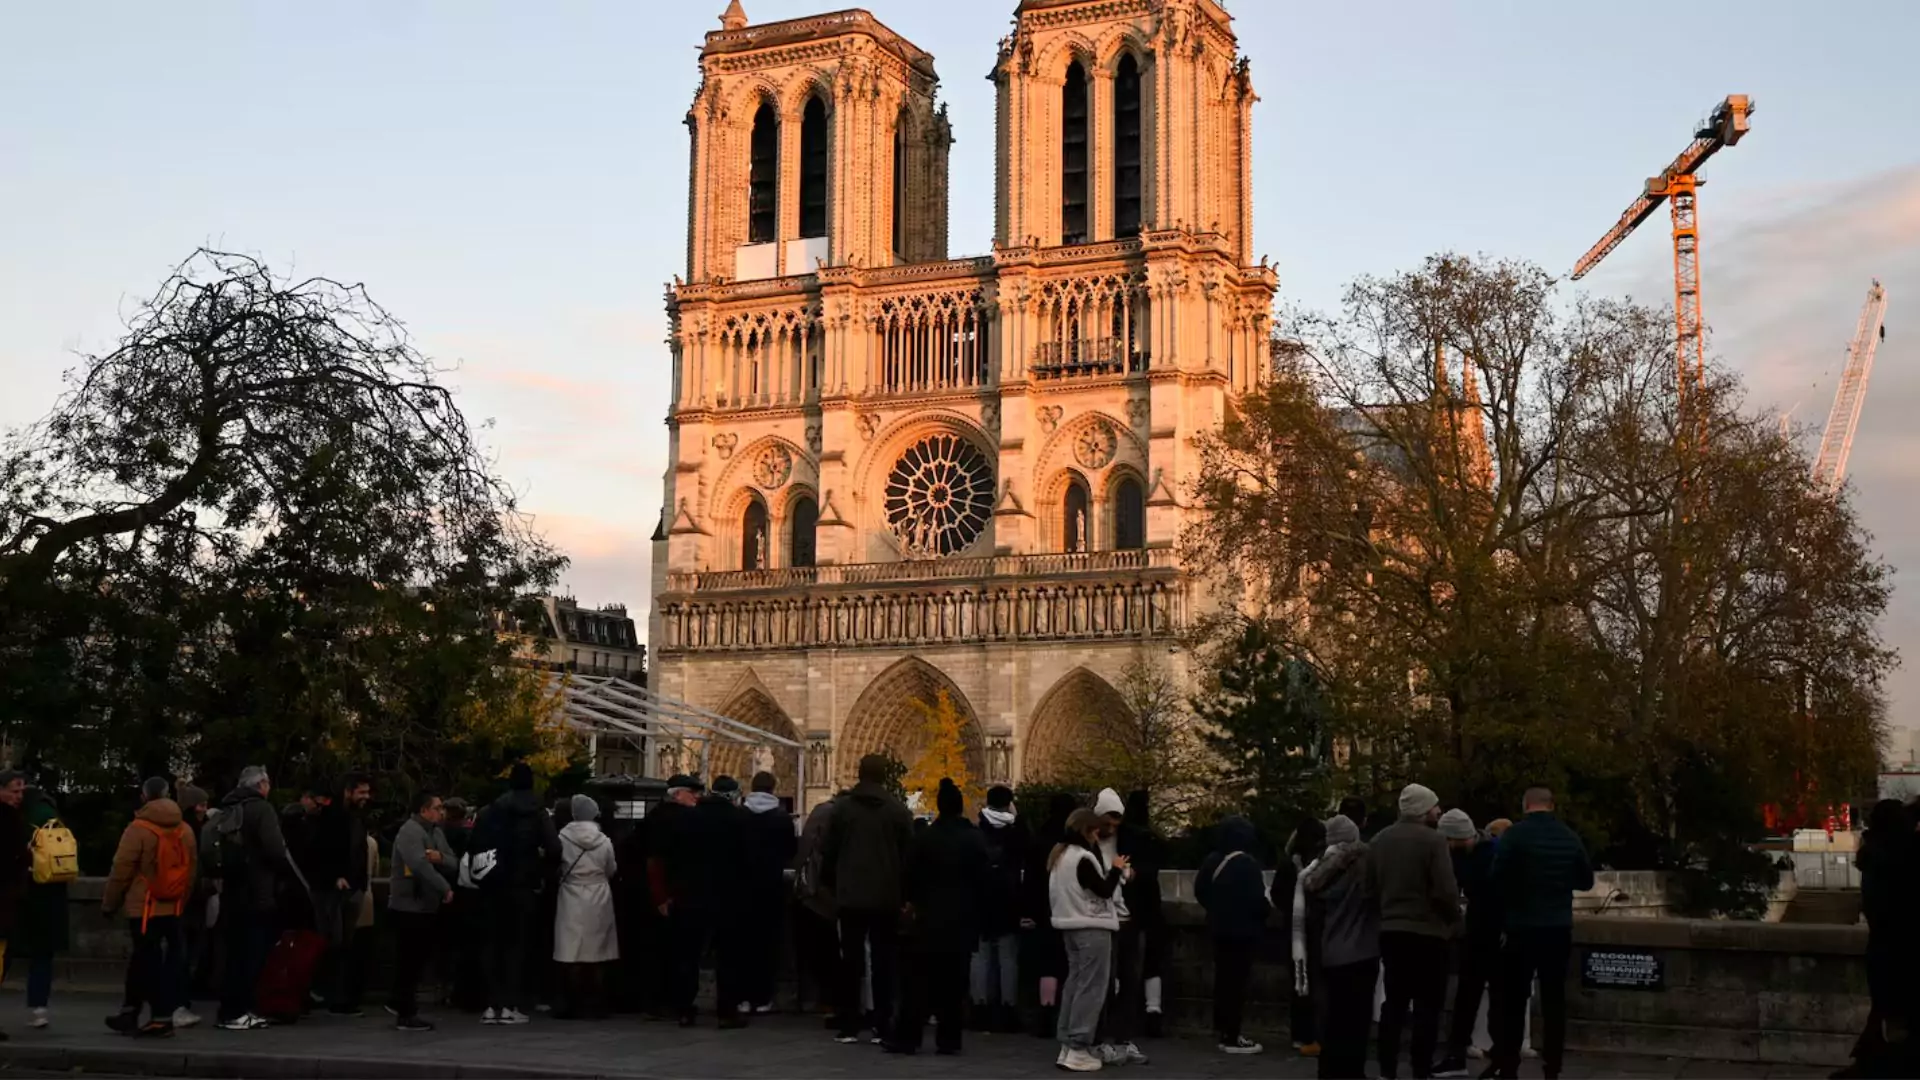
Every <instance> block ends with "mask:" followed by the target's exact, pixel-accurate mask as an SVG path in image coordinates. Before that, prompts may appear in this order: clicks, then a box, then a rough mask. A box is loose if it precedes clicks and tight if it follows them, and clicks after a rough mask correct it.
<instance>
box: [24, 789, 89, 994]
mask: <svg viewBox="0 0 1920 1080" xmlns="http://www.w3.org/2000/svg"><path fill="white" fill-rule="evenodd" d="M20 812H21V814H22V815H23V816H24V817H25V818H26V825H27V829H28V834H27V835H28V840H27V851H28V857H29V860H30V865H31V873H30V877H29V880H28V882H27V891H26V894H25V896H24V897H23V898H22V900H21V904H20V916H19V923H18V925H17V926H15V927H14V936H13V941H12V943H11V944H12V948H11V950H10V952H11V953H12V957H13V961H14V963H16V964H22V965H25V966H26V969H27V1008H28V1010H29V1012H30V1015H31V1019H29V1020H28V1021H27V1024H28V1026H29V1027H34V1028H44V1027H46V1026H47V1006H48V1004H49V1002H50V999H51V998H52V997H53V958H54V956H55V955H56V954H58V953H60V952H63V951H64V950H65V949H66V947H67V883H68V882H70V881H72V880H74V879H75V878H77V877H79V876H80V845H79V844H78V843H77V842H76V841H75V840H74V838H73V831H72V830H71V829H68V828H67V826H66V823H65V822H63V821H61V820H60V809H59V807H57V806H55V805H54V802H53V797H52V796H51V795H49V794H47V792H46V789H44V788H39V787H29V788H27V790H26V793H25V794H24V795H23V796H22V798H21V802H20Z"/></svg>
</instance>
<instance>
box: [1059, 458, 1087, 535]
mask: <svg viewBox="0 0 1920 1080" xmlns="http://www.w3.org/2000/svg"><path fill="white" fill-rule="evenodd" d="M1087 507H1088V499H1087V485H1085V484H1083V483H1081V482H1080V480H1079V478H1077V477H1076V478H1075V479H1074V480H1072V481H1071V482H1069V483H1068V484H1067V494H1066V498H1065V499H1063V500H1062V502H1061V506H1060V536H1061V541H1062V543H1061V545H1060V546H1061V550H1063V551H1069V552H1073V551H1088V550H1091V549H1092V547H1093V545H1092V544H1091V543H1089V542H1088V541H1089V540H1090V537H1088V535H1087V532H1088V529H1087Z"/></svg>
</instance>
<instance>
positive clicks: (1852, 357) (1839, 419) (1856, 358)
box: [1813, 279, 1887, 495]
mask: <svg viewBox="0 0 1920 1080" xmlns="http://www.w3.org/2000/svg"><path fill="white" fill-rule="evenodd" d="M1886 316H1887V290H1885V289H1883V288H1881V287H1880V282H1879V280H1878V279H1875V280H1874V283H1873V285H1872V287H1871V288H1869V289H1868V290H1867V302H1866V304H1864V305H1863V306H1862V307H1861V308H1860V323H1859V325H1858V326H1856V327H1854V330H1853V343H1852V344H1850V345H1848V346H1847V367H1846V370H1845V371H1843V372H1842V373H1841V375H1840V389H1839V390H1837V391H1835V393H1834V395H1833V411H1831V412H1829V413H1828V414H1827V426H1826V429H1825V430H1824V431H1822V432H1821V433H1820V456H1819V457H1817V458H1815V459H1814V462H1813V483H1814V486H1816V487H1818V488H1819V489H1820V490H1822V491H1824V492H1826V493H1827V494H1829V495H1832V494H1835V493H1837V492H1838V491H1839V490H1840V485H1841V483H1842V482H1843V481H1845V480H1846V478H1847V456H1848V455H1849V454H1851V453H1853V434H1854V432H1855V431H1857V430H1858V429H1859V427H1860V409H1861V408H1862V407H1863V406H1864V405H1866V403H1867V377H1868V376H1869V375H1871V374H1873V354H1874V352H1875V350H1877V349H1878V348H1879V347H1880V342H1881V340H1882V339H1884V338H1885V337H1886V336H1887V333H1886Z"/></svg>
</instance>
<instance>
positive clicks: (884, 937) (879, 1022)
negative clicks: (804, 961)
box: [840, 911, 925, 1038]
mask: <svg viewBox="0 0 1920 1080" xmlns="http://www.w3.org/2000/svg"><path fill="white" fill-rule="evenodd" d="M899 934H900V916H899V915H898V914H896V913H894V912H891V911H842V912H841V913H840V1034H842V1035H858V1034H859V1033H860V1027H861V1020H862V1015H863V1014H862V1011H861V1008H860V980H861V978H862V977H863V976H864V975H866V973H867V953H868V952H869V951H871V952H872V953H873V1015H874V1024H875V1026H876V1027H878V1028H879V1029H880V1032H879V1033H880V1035H881V1037H883V1038H884V1037H886V1035H887V1034H888V1033H889V1032H888V1029H887V1025H888V1024H889V1023H891V1022H892V1020H893V995H894V989H895V987H896V986H898V984H899V973H898V963H897V961H898V956H899V952H898V950H899V947H900V938H899ZM922 1019H925V1018H924V1017H922Z"/></svg>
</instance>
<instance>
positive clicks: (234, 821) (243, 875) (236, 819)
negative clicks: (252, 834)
mask: <svg viewBox="0 0 1920 1080" xmlns="http://www.w3.org/2000/svg"><path fill="white" fill-rule="evenodd" d="M246 818H247V815H246V810H245V807H244V804H242V805H236V806H229V807H227V808H226V809H225V810H223V811H221V812H220V816H218V817H216V818H214V820H213V852H214V857H215V859H216V862H215V864H214V865H215V867H216V869H217V870H218V871H219V874H220V880H221V882H223V883H225V884H227V885H233V886H238V887H242V888H244V887H246V886H248V885H249V884H250V880H249V877H248V871H249V870H250V869H252V864H253V858H252V853H251V852H250V851H249V850H248V848H247V831H246V824H247V821H246Z"/></svg>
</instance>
